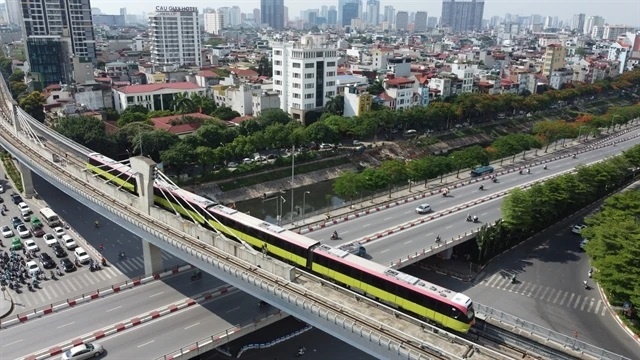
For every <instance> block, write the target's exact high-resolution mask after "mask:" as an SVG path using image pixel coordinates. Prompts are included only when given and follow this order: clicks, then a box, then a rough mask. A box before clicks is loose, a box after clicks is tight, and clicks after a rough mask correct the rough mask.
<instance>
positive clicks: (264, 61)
mask: <svg viewBox="0 0 640 360" xmlns="http://www.w3.org/2000/svg"><path fill="white" fill-rule="evenodd" d="M272 73H273V63H272V62H271V61H270V60H269V58H268V57H266V56H264V57H262V58H261V59H260V61H259V62H258V75H259V76H268V77H271V76H272Z"/></svg>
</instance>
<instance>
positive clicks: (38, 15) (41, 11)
mask: <svg viewBox="0 0 640 360" xmlns="http://www.w3.org/2000/svg"><path fill="white" fill-rule="evenodd" d="M22 15H23V31H24V34H25V35H26V37H31V36H63V37H69V38H70V40H71V53H72V54H73V56H78V57H84V58H89V59H91V62H92V63H94V64H95V63H96V44H95V38H94V34H93V24H92V22H91V6H90V5H89V1H87V0H60V1H56V2H52V1H48V0H22Z"/></svg>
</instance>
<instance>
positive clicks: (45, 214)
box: [40, 207, 61, 227]
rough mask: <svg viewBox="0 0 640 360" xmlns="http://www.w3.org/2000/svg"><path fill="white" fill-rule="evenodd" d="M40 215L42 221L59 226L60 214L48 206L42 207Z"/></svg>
mask: <svg viewBox="0 0 640 360" xmlns="http://www.w3.org/2000/svg"><path fill="white" fill-rule="evenodd" d="M40 216H41V217H42V221H44V222H45V223H46V224H47V225H49V226H50V227H54V226H58V225H60V223H61V222H60V217H59V216H58V214H56V213H55V212H53V210H51V209H50V208H48V207H45V208H42V209H40Z"/></svg>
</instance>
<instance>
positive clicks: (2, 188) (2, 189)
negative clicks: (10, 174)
mask: <svg viewBox="0 0 640 360" xmlns="http://www.w3.org/2000/svg"><path fill="white" fill-rule="evenodd" d="M0 194H4V186H2V184H0Z"/></svg>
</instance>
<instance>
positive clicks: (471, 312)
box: [467, 303, 476, 321]
mask: <svg viewBox="0 0 640 360" xmlns="http://www.w3.org/2000/svg"><path fill="white" fill-rule="evenodd" d="M475 317H476V313H475V310H474V309H473V303H472V304H470V305H469V307H468V308H467V319H469V321H473V319H474V318H475Z"/></svg>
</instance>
